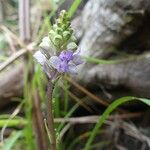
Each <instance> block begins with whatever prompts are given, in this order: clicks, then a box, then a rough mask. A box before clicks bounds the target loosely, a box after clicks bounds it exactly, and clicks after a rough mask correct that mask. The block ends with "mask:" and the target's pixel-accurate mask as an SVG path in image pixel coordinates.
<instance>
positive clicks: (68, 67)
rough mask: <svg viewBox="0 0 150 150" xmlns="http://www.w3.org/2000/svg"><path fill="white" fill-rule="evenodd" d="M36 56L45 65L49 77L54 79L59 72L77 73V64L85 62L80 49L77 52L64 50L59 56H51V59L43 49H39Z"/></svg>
mask: <svg viewBox="0 0 150 150" xmlns="http://www.w3.org/2000/svg"><path fill="white" fill-rule="evenodd" d="M34 57H35V58H36V59H37V61H38V62H39V63H40V64H41V65H42V66H43V69H44V71H45V72H46V73H47V75H48V77H49V78H51V79H54V80H55V78H57V76H58V75H59V73H71V74H76V73H77V66H78V65H80V64H82V63H83V61H82V60H81V56H80V55H79V51H78V50H77V51H76V52H73V51H72V50H65V51H62V52H61V53H60V54H59V55H58V56H52V57H50V59H49V60H48V59H47V58H46V57H45V55H44V54H43V53H41V51H37V52H36V53H35V54H34Z"/></svg>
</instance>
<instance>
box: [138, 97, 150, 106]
mask: <svg viewBox="0 0 150 150" xmlns="http://www.w3.org/2000/svg"><path fill="white" fill-rule="evenodd" d="M139 100H140V101H142V102H144V103H145V104H147V105H148V106H150V100H149V99H146V98H139Z"/></svg>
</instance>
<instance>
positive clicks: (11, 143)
mask: <svg viewBox="0 0 150 150" xmlns="http://www.w3.org/2000/svg"><path fill="white" fill-rule="evenodd" d="M22 135H23V132H22V131H18V132H15V133H14V132H13V133H12V134H11V136H10V137H9V138H8V139H7V140H6V141H5V145H4V147H3V150H12V147H13V146H14V144H15V143H16V141H17V140H18V139H19V138H20V137H21V136H22Z"/></svg>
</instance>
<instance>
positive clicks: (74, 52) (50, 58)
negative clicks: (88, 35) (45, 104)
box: [34, 10, 83, 80]
mask: <svg viewBox="0 0 150 150" xmlns="http://www.w3.org/2000/svg"><path fill="white" fill-rule="evenodd" d="M70 24H71V23H70V19H69V17H68V14H67V12H66V11H65V10H63V11H61V13H60V16H59V18H58V19H57V21H56V23H55V24H54V25H53V26H52V29H51V30H50V32H49V35H48V36H46V37H44V38H43V39H42V42H41V43H40V45H39V47H40V50H38V51H37V52H36V53H35V54H34V57H35V58H36V59H37V61H38V62H39V63H40V64H41V65H42V66H43V69H44V71H45V72H46V73H47V75H48V77H49V78H50V79H51V80H55V79H56V78H57V77H58V76H59V75H61V74H64V73H71V74H76V72H77V66H78V65H80V64H82V63H83V61H82V60H81V56H80V55H79V53H80V51H79V49H78V48H77V45H76V38H75V36H74V35H73V30H72V28H71V26H70Z"/></svg>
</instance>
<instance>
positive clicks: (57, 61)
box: [49, 56, 61, 69]
mask: <svg viewBox="0 0 150 150" xmlns="http://www.w3.org/2000/svg"><path fill="white" fill-rule="evenodd" d="M60 63H61V60H60V58H59V57H57V56H52V57H51V58H50V59H49V66H52V67H53V68H55V69H58V67H59V64H60Z"/></svg>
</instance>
